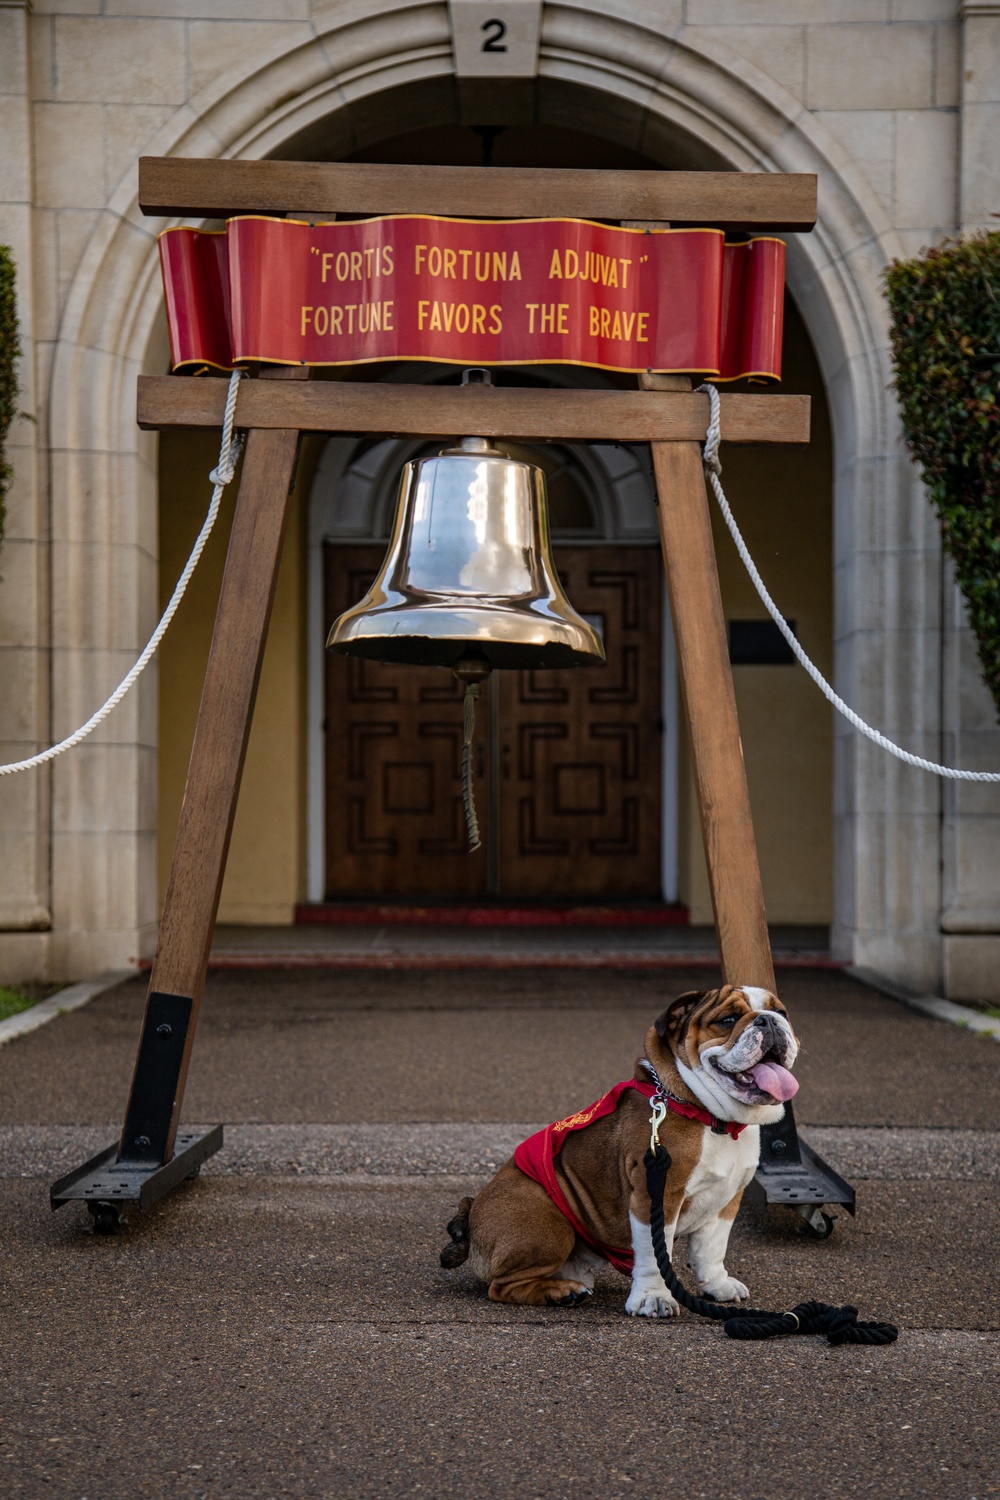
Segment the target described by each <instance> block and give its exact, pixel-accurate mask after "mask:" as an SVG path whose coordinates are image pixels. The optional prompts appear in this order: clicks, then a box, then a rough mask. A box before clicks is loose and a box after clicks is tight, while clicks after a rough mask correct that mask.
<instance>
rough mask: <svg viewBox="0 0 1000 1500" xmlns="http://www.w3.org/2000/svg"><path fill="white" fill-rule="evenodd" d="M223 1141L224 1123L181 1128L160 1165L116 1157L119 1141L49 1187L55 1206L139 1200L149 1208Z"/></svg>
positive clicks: (212, 1154) (190, 1173) (211, 1154)
mask: <svg viewBox="0 0 1000 1500" xmlns="http://www.w3.org/2000/svg"><path fill="white" fill-rule="evenodd" d="M221 1145H222V1126H221V1125H215V1126H213V1128H212V1129H211V1130H205V1131H197V1130H181V1131H178V1133H177V1141H176V1143H175V1146H174V1154H173V1156H172V1157H171V1159H170V1160H169V1161H168V1162H164V1163H163V1164H162V1165H159V1164H157V1163H155V1162H146V1161H142V1162H139V1161H128V1160H125V1161H116V1159H115V1158H116V1157H117V1155H118V1142H117V1141H116V1142H115V1144H114V1145H113V1146H108V1147H107V1148H106V1150H104V1151H99V1152H98V1153H97V1155H96V1156H92V1157H91V1158H90V1160H89V1161H85V1162H84V1163H83V1166H82V1167H77V1168H76V1170H75V1171H74V1172H70V1173H68V1174H67V1176H65V1177H60V1178H59V1180H58V1182H54V1183H53V1184H52V1187H51V1189H50V1191H49V1202H50V1203H51V1204H52V1207H53V1208H62V1206H63V1204H64V1203H73V1202H76V1201H81V1202H90V1203H137V1204H138V1205H139V1207H140V1208H149V1207H150V1205H151V1204H153V1203H156V1202H157V1200H158V1199H160V1198H162V1197H163V1196H164V1195H165V1194H166V1193H169V1192H170V1190H171V1188H175V1187H176V1186H177V1184H178V1183H180V1182H183V1181H184V1179H185V1177H190V1176H191V1175H192V1174H193V1173H195V1172H197V1170H198V1168H199V1167H200V1166H201V1164H202V1162H204V1161H207V1160H208V1158H209V1157H210V1156H214V1154H215V1152H216V1151H218V1150H219V1148H220V1147H221Z"/></svg>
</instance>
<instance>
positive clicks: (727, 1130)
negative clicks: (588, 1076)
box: [514, 1078, 746, 1276]
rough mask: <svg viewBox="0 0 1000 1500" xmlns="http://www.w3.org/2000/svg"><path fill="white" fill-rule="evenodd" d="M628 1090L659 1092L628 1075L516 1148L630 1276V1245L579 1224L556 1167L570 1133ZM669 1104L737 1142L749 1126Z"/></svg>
mask: <svg viewBox="0 0 1000 1500" xmlns="http://www.w3.org/2000/svg"><path fill="white" fill-rule="evenodd" d="M625 1089H636V1090H637V1091H638V1092H639V1093H640V1094H643V1095H644V1096H645V1098H647V1099H652V1097H653V1095H654V1094H655V1093H656V1085H655V1084H653V1083H644V1082H642V1081H640V1080H639V1079H638V1078H627V1079H626V1080H625V1081H624V1083H616V1084H615V1086H614V1087H613V1088H610V1089H608V1092H607V1093H606V1094H604V1095H603V1096H602V1097H601V1098H600V1099H598V1100H597V1102H596V1104H591V1105H590V1106H589V1107H588V1108H587V1109H581V1110H578V1111H577V1113H576V1114H575V1115H568V1116H567V1118H566V1119H565V1120H557V1121H556V1122H555V1124H554V1125H546V1127H545V1129H544V1130H539V1131H537V1132H536V1134H535V1135H529V1137H528V1139H527V1140H526V1141H522V1142H521V1144H520V1145H519V1146H518V1147H517V1149H516V1150H515V1152H514V1165H515V1166H517V1167H519V1168H520V1169H521V1171H522V1172H523V1173H524V1175H525V1176H526V1177H530V1178H531V1179H532V1181H534V1182H537V1183H538V1184H539V1186H540V1187H543V1188H544V1189H545V1191H546V1192H547V1193H548V1195H549V1197H550V1198H551V1199H552V1202H553V1203H554V1204H555V1206H556V1208H558V1210H559V1212H560V1213H561V1214H562V1215H563V1217H564V1218H565V1219H568V1221H569V1222H570V1224H572V1226H573V1228H574V1229H575V1230H576V1232H577V1234H578V1235H579V1236H580V1238H581V1240H583V1242H584V1244H587V1245H589V1246H590V1248H591V1249H592V1250H596V1251H597V1253H598V1255H603V1256H604V1257H605V1259H607V1260H609V1261H610V1262H611V1264H612V1265H613V1266H614V1267H615V1270H617V1271H621V1273H622V1275H623V1276H631V1274H632V1261H633V1255H632V1250H631V1248H629V1249H627V1250H623V1249H619V1247H618V1246H617V1245H605V1244H602V1242H601V1241H600V1240H599V1239H596V1238H595V1237H594V1235H592V1234H591V1233H590V1231H589V1230H588V1229H586V1228H585V1227H584V1225H583V1224H581V1223H580V1220H579V1219H578V1218H577V1217H576V1215H575V1214H574V1212H573V1210H572V1209H571V1208H570V1206H569V1204H568V1203H567V1202H566V1195H565V1194H564V1193H563V1190H562V1188H561V1187H560V1186H559V1181H558V1178H557V1177H556V1166H555V1162H556V1157H557V1156H558V1155H559V1152H560V1151H561V1150H562V1144H563V1141H564V1140H565V1139H566V1135H567V1132H568V1131H570V1130H584V1129H585V1128H586V1127H587V1126H588V1125H593V1123H594V1121H595V1120H600V1119H602V1118H603V1117H604V1116H605V1115H610V1114H613V1113H614V1112H615V1110H616V1109H617V1108H618V1101H619V1099H620V1098H621V1096H622V1094H623V1093H624V1091H625ZM666 1105H667V1108H668V1109H670V1110H672V1111H673V1113H674V1114H677V1115H683V1116H684V1117H685V1119H688V1120H697V1121H698V1122H699V1124H702V1125H709V1126H711V1127H712V1129H713V1130H715V1131H716V1132H717V1133H719V1134H723V1133H724V1134H726V1135H729V1136H731V1137H732V1138H733V1140H734V1141H735V1140H737V1139H738V1138H739V1135H740V1133H741V1131H743V1130H745V1129H746V1126H745V1125H737V1124H736V1123H735V1121H732V1120H717V1119H716V1118H715V1116H714V1115H712V1114H710V1113H709V1111H708V1110H707V1109H703V1108H702V1107H701V1105H700V1104H691V1103H688V1101H687V1100H684V1099H674V1098H672V1097H670V1096H669V1095H668V1097H667V1099H666ZM720 1126H721V1127H722V1129H721V1130H720V1129H719V1127H720Z"/></svg>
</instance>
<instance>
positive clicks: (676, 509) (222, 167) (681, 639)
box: [52, 157, 853, 1229]
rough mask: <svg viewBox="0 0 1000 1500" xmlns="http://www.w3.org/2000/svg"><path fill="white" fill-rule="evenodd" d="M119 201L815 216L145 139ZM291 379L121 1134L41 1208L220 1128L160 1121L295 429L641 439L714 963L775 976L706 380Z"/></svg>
mask: <svg viewBox="0 0 1000 1500" xmlns="http://www.w3.org/2000/svg"><path fill="white" fill-rule="evenodd" d="M139 203H140V207H141V208H142V211H143V212H144V213H146V214H152V215H181V216H184V217H187V218H191V217H204V218H226V217H228V216H230V215H232V214H237V213H265V214H281V213H286V212H287V213H289V214H290V216H292V217H295V218H312V219H313V220H315V219H317V218H327V219H331V218H335V217H336V215H337V214H338V213H340V214H352V215H367V214H392V213H432V214H435V215H454V216H459V217H481V218H490V219H496V218H504V217H510V218H536V217H552V216H558V217H567V218H574V217H582V218H589V219H604V220H610V221H613V222H617V223H620V224H624V225H626V226H628V227H633V228H639V227H642V228H650V229H660V228H668V227H670V226H671V225H674V226H675V227H676V226H677V225H678V224H693V225H699V226H704V225H709V226H715V227H719V228H723V229H736V230H754V231H785V232H787V231H805V230H809V229H811V228H812V227H813V225H814V223H815V219H816V179H815V177H813V176H807V175H780V174H752V175H751V174H739V173H722V172H645V171H643V172H605V171H563V170H550V169H534V168H531V169H522V168H514V169H511V168H492V167H421V166H405V167H402V166H384V165H370V164H355V163H338V162H334V163H311V162H239V161H213V160H184V159H179V158H171V157H162V158H161V157H145V158H143V159H142V160H141V161H140V163H139ZM308 378H309V370H308V368H305V367H302V368H298V367H274V366H271V367H266V366H265V367H262V368H260V370H259V372H258V375H257V379H256V380H247V381H245V382H243V384H241V386H240V389H239V396H238V400H237V405H236V423H235V425H236V426H237V427H238V428H241V429H245V430H247V433H248V437H247V444H246V452H245V456H244V459H243V471H242V477H241V481H240V487H239V495H238V498H237V501H236V508H235V515H234V519H233V527H232V534H231V537H230V542H229V552H228V556H227V560H226V566H225V574H224V577H223V581H222V589H221V592H220V595H219V604H218V609H217V612H216V618H215V630H214V634H213V636H212V645H211V650H210V653H209V658H208V667H207V670H206V673H205V683H204V688H203V690H202V697H201V708H200V711H199V714H198V722H197V728H196V730H195V736H194V743H193V746H192V750H191V760H190V765H189V769H188V776H187V784H186V788H185V792H184V800H183V803H182V806H181V813H180V821H179V824H178V828H177V837H176V841H175V844H174V851H173V860H172V863H171V867H170V878H169V883H168V886H167V893H166V900H165V902H164V908H163V917H162V921H161V923H160V932H159V941H158V944H157V948H156V955H155V958H154V960H153V966H152V973H151V975H150V983H149V995H148V999H147V1004H146V1012H145V1017H144V1020H143V1029H142V1035H141V1038H140V1043H139V1049H138V1054H137V1058H136V1067H135V1073H134V1076H133V1081H132V1088H131V1093H130V1097H129V1103H128V1107H127V1109H126V1114H125V1120H124V1125H123V1129H122V1134H121V1138H120V1140H119V1142H118V1143H117V1145H116V1146H112V1147H109V1148H108V1150H107V1151H104V1152H102V1153H100V1155H99V1156H97V1157H94V1158H93V1159H92V1160H91V1161H89V1162H87V1163H85V1164H84V1165H83V1166H82V1167H81V1168H80V1169H78V1170H77V1171H76V1172H74V1173H71V1174H70V1175H69V1176H68V1177H66V1178H63V1179H61V1180H60V1182H57V1183H56V1184H54V1186H53V1189H52V1203H53V1207H58V1206H60V1204H61V1203H63V1202H67V1201H69V1200H70V1199H74V1198H83V1199H85V1200H86V1201H87V1202H88V1206H89V1207H90V1209H91V1213H92V1215H93V1217H94V1219H95V1224H96V1227H98V1228H102V1227H103V1228H105V1229H114V1228H115V1227H116V1221H120V1209H119V1208H118V1206H117V1205H119V1204H121V1203H123V1202H128V1201H133V1202H135V1201H137V1202H139V1203H140V1205H146V1204H149V1203H151V1202H154V1201H155V1200H156V1199H157V1198H159V1197H161V1196H162V1194H163V1193H164V1192H167V1191H168V1190H169V1189H170V1188H171V1187H173V1186H174V1185H175V1184H176V1183H177V1182H179V1181H181V1180H182V1179H183V1178H184V1177H185V1176H187V1175H190V1174H191V1173H192V1172H194V1171H197V1169H198V1167H199V1166H200V1164H201V1162H202V1161H203V1160H204V1159H205V1158H206V1157H207V1156H208V1155H210V1154H211V1153H212V1152H213V1151H215V1150H217V1149H218V1147H219V1146H220V1145H221V1142H222V1128H221V1126H217V1127H216V1128H215V1129H214V1130H213V1131H209V1132H207V1133H203V1134H191V1133H186V1134H184V1135H183V1136H181V1137H178V1122H179V1117H180V1111H181V1104H182V1100H183V1097H184V1086H185V1081H186V1078H187V1072H188V1065H189V1062H190V1058H191V1051H192V1047H193V1043H194V1036H195V1028H196V1025H197V1019H198V1010H199V1006H200V1002H201V997H202V993H203V990H204V986H205V977H206V972H207V969H208V959H209V950H210V946H211V942H212V935H213V932H214V928H215V921H216V913H217V909H218V903H219V893H220V890H221V887H222V878H223V873H224V871H225V865H226V856H227V853H228V849H229V840H230V834H231V832H232V826H233V817H234V814H235V810H236V799H237V796H238V793H239V786H240V778H241V775H242V772H243V761H244V756H245V753H246V746H247V739H248V736H249V732H250V722H251V717H252V715H253V708H254V700H255V697H256V693H257V683H258V679H259V676H260V668H261V660H262V657H263V653H264V644H265V640H266V637H267V628H268V622H269V619H270V614H271V605H272V601H273V598H274V590H275V583H276V580H277V576H278V564H279V560H280V557H281V545H282V537H283V533H284V529H285V520H286V515H287V510H288V497H289V493H290V490H291V486H292V481H293V477H294V472H295V461H296V453H297V450H298V445H299V438H300V435H301V434H302V433H303V432H324V433H354V434H357V433H365V434H375V433H378V434H384V435H394V436H400V435H407V436H409V435H413V436H420V437H427V438H442V439H447V438H452V437H454V435H455V434H456V433H475V434H477V435H480V436H483V437H495V438H509V439H531V440H534V441H540V442H556V441H575V442H580V441H590V442H625V443H637V442H644V443H649V444H650V447H651V449H652V454H653V465H654V470H655V476H656V488H657V494H658V502H659V503H658V511H659V526H660V537H661V542H662V547H663V559H664V566H665V568H666V575H667V584H668V588H669V593H670V607H671V613H672V617H673V625H674V631H675V634H676V640H677V660H678V664H679V670H680V677H681V683H682V687H683V691H684V698H685V702H686V706H687V718H688V724H689V727H690V735H691V757H692V762H693V766H694V773H695V782H696V786H697V795H698V807H699V811H700V815H701V827H702V834H703V837H704V841H705V855H706V859H707V863H708V874H709V881H710V884H711V891H712V903H713V907H714V911H715V922H716V928H717V932H718V940H719V947H720V950H721V956H722V971H723V975H724V977H725V979H726V981H727V982H731V983H739V984H751V985H760V986H762V987H764V988H767V989H773V988H774V966H773V963H772V958H771V950H770V944H769V940H768V931H767V922H766V918H765V913H764V898H763V893H762V890H761V880H760V870H759V866H758V861H757V848H756V843H755V839H754V830H753V822H752V819H751V815H750V799H749V795H748V791H747V780H746V772H745V769H744V764H743V748H742V744H741V741H740V731H739V723H738V720H737V714H736V700H735V696H734V693H733V679H732V673H731V670H730V665H729V652H728V645H727V638H726V628H725V621H724V618H723V613H722V599H721V596H720V592H719V577H718V570H717V567H716V559H715V550H714V546H713V541H712V529H711V523H710V518H709V510H708V499H707V493H706V487H705V476H704V470H703V467H702V456H701V443H702V441H703V440H704V437H705V433H706V430H707V427H708V418H709V403H708V397H707V396H705V395H700V394H697V393H695V392H693V391H692V390H691V381H690V379H688V378H687V377H685V376H677V375H656V374H648V375H642V376H640V377H639V379H638V385H639V389H638V390H636V391H634V392H629V391H593V390H582V391H581V390H572V391H570V390H537V389H517V388H510V387H507V388H500V389H497V388H487V387H482V386H474V385H470V386H466V387H444V388H442V387H429V386H406V385H382V384H371V383H362V382H356V383H351V382H349V381H336V382H316V383H315V384H311V385H310V384H308V383H307V382H308ZM227 389H228V381H227V380H225V379H223V378H203V379H197V380H195V379H190V378H184V377H178V376H174V375H170V376H164V377H155V376H140V378H139V383H138V421H139V425H140V427H142V428H144V429H146V430H149V429H153V430H163V429H168V428H175V427H221V425H222V417H223V410H224V407H225V401H226V394H227ZM809 415H810V412H809V398H808V396H782V395H776V394H762V395H746V394H731V395H723V396H722V397H721V423H722V438H723V440H724V441H726V442H731V443H756V444H761V443H807V442H808V441H809ZM792 1130H793V1132H794V1125H792ZM783 1149H784V1148H783ZM803 1149H805V1148H803ZM851 1197H852V1199H853V1194H851ZM820 1201H832V1200H831V1199H829V1198H822V1199H821V1200H820Z"/></svg>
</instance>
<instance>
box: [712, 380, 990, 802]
mask: <svg viewBox="0 0 1000 1500" xmlns="http://www.w3.org/2000/svg"><path fill="white" fill-rule="evenodd" d="M698 389H699V391H706V392H707V393H708V399H709V401H710V403H711V408H712V409H711V416H710V418H709V423H708V433H707V434H706V437H705V444H704V448H703V450H702V453H703V458H704V463H705V472H706V473H707V475H708V478H709V480H710V482H711V485H712V489H713V490H714V491H715V498H716V500H717V501H718V502H719V509H720V510H721V511H722V515H723V519H724V520H725V523H726V525H727V526H728V527H729V534H730V536H731V537H732V539H733V541H734V542H735V543H736V550H737V552H738V553H739V554H740V557H741V558H742V559H743V565H744V567H745V568H746V570H747V572H748V573H749V574H750V577H751V579H752V581H753V586H754V588H755V589H756V590H757V592H758V594H759V595H760V597H761V600H762V602H763V604H764V607H765V609H766V610H767V612H768V614H769V615H770V616H771V619H772V620H773V621H774V623H775V625H777V627H778V629H779V630H780V631H781V634H782V635H783V636H784V638H785V640H786V641H787V642H788V644H789V646H790V647H791V649H792V651H793V652H794V653H795V656H796V658H797V659H798V661H799V662H800V663H801V664H802V666H803V667H805V669H806V671H807V672H808V673H809V676H810V677H811V678H812V680H813V682H814V683H815V684H816V686H817V687H818V688H819V690H820V692H821V693H822V694H823V696H824V697H825V698H827V699H828V700H829V701H830V702H831V703H832V704H833V706H834V708H835V709H836V710H837V712H838V713H839V714H843V716H844V718H845V719H846V720H847V721H848V723H850V724H853V725H854V727H855V729H858V730H860V731H861V733H862V734H863V735H866V736H867V737H868V739H870V740H872V741H873V742H874V743H875V744H876V745H879V746H880V747H881V748H882V749H883V750H888V752H889V754H890V755H895V756H896V758H897V760H902V761H905V762H906V764H907V765H908V766H917V767H918V769H919V770H921V771H931V772H933V774H934V775H935V776H947V777H948V778H949V779H950V780H952V781H1000V771H958V770H956V769H955V768H954V767H953V766H939V765H938V764H937V762H936V761H933V760H924V758H923V756H921V755H911V754H910V752H909V750H903V749H902V748H901V747H900V746H899V745H894V744H893V742H892V740H889V739H886V737H885V735H884V734H880V733H879V731H878V730H877V729H873V728H872V726H871V725H870V724H866V723H865V721H864V719H862V718H861V717H860V715H859V714H856V713H855V712H854V710H853V708H849V707H848V705H847V704H846V703H845V702H844V700H843V698H841V697H840V695H839V694H838V693H835V692H834V690H833V688H832V687H831V686H830V684H829V683H828V682H827V680H826V678H825V677H824V676H823V674H822V672H821V671H820V670H819V668H818V667H817V666H814V665H813V663H812V662H811V661H810V660H809V658H808V656H807V655H806V653H805V652H804V651H803V649H802V647H801V646H800V645H799V643H798V640H797V639H796V637H795V634H794V632H793V631H792V629H791V627H790V626H789V624H788V622H787V620H786V619H785V618H784V616H783V615H782V613H781V611H780V609H779V608H778V606H777V605H776V604H775V602H774V600H773V599H772V598H771V595H770V594H769V593H768V591H767V589H766V587H765V586H764V580H763V579H762V578H761V576H760V574H759V573H758V571H757V566H756V564H755V563H754V560H753V558H752V557H751V556H750V552H749V549H748V548H747V544H746V542H745V541H744V540H743V537H742V534H741V532H740V529H739V527H738V526H737V524H736V518H735V516H734V515H733V513H732V511H731V510H730V508H729V501H728V500H727V499H726V496H725V493H724V491H723V488H722V481H721V480H720V478H719V475H720V474H721V473H722V465H721V463H720V462H719V443H720V442H721V440H722V434H721V429H720V416H719V393H718V391H717V390H716V388H715V386H714V385H700V386H699V387H698Z"/></svg>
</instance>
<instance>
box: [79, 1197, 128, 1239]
mask: <svg viewBox="0 0 1000 1500" xmlns="http://www.w3.org/2000/svg"><path fill="white" fill-rule="evenodd" d="M87 1212H88V1213H89V1214H90V1222H91V1224H92V1225H93V1229H94V1233H95V1234H122V1233H124V1231H125V1229H126V1228H127V1226H128V1220H127V1219H126V1217H125V1215H124V1214H123V1213H122V1211H121V1209H120V1208H119V1206H118V1204H117V1203H88V1204H87Z"/></svg>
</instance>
